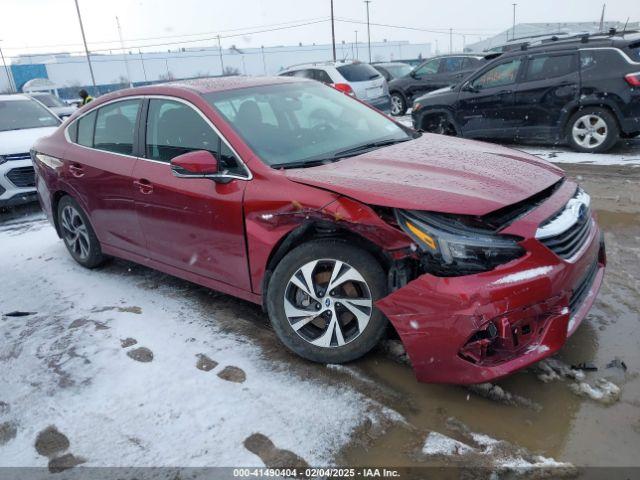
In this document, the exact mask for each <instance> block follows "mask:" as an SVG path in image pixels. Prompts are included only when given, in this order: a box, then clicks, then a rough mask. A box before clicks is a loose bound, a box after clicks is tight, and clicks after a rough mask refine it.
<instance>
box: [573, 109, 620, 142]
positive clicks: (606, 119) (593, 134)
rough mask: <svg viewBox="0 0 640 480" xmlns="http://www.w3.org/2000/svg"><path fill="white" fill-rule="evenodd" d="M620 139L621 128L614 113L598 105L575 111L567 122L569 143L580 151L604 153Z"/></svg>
mask: <svg viewBox="0 0 640 480" xmlns="http://www.w3.org/2000/svg"><path fill="white" fill-rule="evenodd" d="M619 139H620V128H619V127H618V122H616V119H615V117H614V116H613V114H612V113H611V112H610V111H608V110H605V109H604V108H598V107H586V108H583V109H580V110H578V111H577V112H576V113H574V114H573V115H572V116H571V118H570V119H569V122H568V123H567V143H568V144H569V146H570V147H571V148H572V149H573V150H576V151H578V152H584V153H603V152H606V151H607V150H609V149H611V147H613V146H614V145H615V144H616V142H617V141H618V140H619Z"/></svg>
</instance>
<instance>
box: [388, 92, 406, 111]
mask: <svg viewBox="0 0 640 480" xmlns="http://www.w3.org/2000/svg"><path fill="white" fill-rule="evenodd" d="M405 113H407V102H406V101H405V99H404V97H403V96H402V94H400V93H398V92H393V93H392V94H391V115H394V116H396V117H398V116H400V115H404V114H405Z"/></svg>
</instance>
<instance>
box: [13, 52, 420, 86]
mask: <svg viewBox="0 0 640 480" xmlns="http://www.w3.org/2000/svg"><path fill="white" fill-rule="evenodd" d="M336 50H337V55H338V58H339V59H362V60H364V59H366V58H368V51H367V44H366V43H358V45H355V44H354V43H341V44H337V45H336ZM371 52H372V55H371V56H372V59H373V61H390V60H400V59H413V58H427V57H429V56H431V44H429V43H423V44H412V43H409V42H407V41H385V42H375V43H372V44H371ZM331 56H332V52H331V45H330V44H326V45H292V46H278V47H264V48H242V49H241V48H236V47H234V46H231V47H230V48H224V49H223V50H222V64H221V61H220V51H219V50H218V47H207V48H185V49H180V50H178V51H175V50H173V51H167V52H137V51H130V52H129V53H128V54H126V55H125V54H122V53H113V54H92V55H91V63H92V66H93V70H94V74H95V77H96V83H97V85H98V92H93V93H99V94H104V93H107V92H109V91H112V90H116V89H119V88H123V86H128V79H127V65H126V64H125V61H126V62H127V63H128V66H129V71H130V72H131V77H132V78H131V81H132V82H133V83H134V85H144V84H148V83H155V82H159V81H167V80H174V79H185V78H194V77H205V76H219V75H223V74H227V75H233V74H236V75H238V74H239V75H265V74H266V75H274V74H277V73H278V72H279V71H280V70H282V69H283V68H285V67H287V66H289V65H294V64H298V63H305V62H314V61H325V60H328V59H330V58H331ZM223 66H224V71H223ZM10 70H11V74H12V76H13V80H14V83H15V85H16V87H17V88H18V90H21V89H22V86H23V85H24V84H25V83H26V82H28V81H29V80H32V79H34V78H44V79H48V80H50V81H51V82H52V83H53V84H54V85H55V86H56V88H57V90H58V93H59V95H60V96H61V97H62V98H75V97H76V96H77V90H79V89H80V88H81V87H83V88H87V90H89V91H92V89H91V88H88V87H91V75H90V73H89V67H88V65H87V60H86V58H85V57H84V56H82V55H71V54H68V53H52V54H37V55H21V56H18V57H14V58H12V59H11V65H10ZM8 87H9V85H8V83H7V80H6V74H5V73H4V72H0V91H5V90H8Z"/></svg>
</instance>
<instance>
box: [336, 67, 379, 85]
mask: <svg viewBox="0 0 640 480" xmlns="http://www.w3.org/2000/svg"><path fill="white" fill-rule="evenodd" d="M337 70H338V72H340V75H342V76H343V77H344V78H345V80H347V81H348V82H366V81H367V80H373V79H374V78H379V77H380V74H379V73H378V71H377V70H376V69H375V68H373V67H372V66H371V65H369V64H368V63H352V64H351V65H342V66H341V67H338V68H337Z"/></svg>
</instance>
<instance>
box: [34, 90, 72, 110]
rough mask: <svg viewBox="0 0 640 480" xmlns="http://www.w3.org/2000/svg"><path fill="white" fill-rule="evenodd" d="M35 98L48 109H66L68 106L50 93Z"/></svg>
mask: <svg viewBox="0 0 640 480" xmlns="http://www.w3.org/2000/svg"><path fill="white" fill-rule="evenodd" d="M34 97H35V99H36V100H39V101H40V102H42V103H44V104H45V105H46V106H47V107H66V105H65V104H64V103H62V100H60V99H59V98H58V97H56V96H55V95H51V94H50V93H46V94H44V95H42V94H39V95H34Z"/></svg>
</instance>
